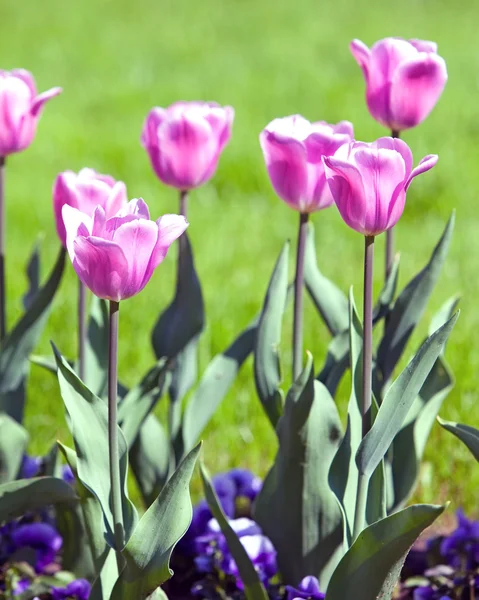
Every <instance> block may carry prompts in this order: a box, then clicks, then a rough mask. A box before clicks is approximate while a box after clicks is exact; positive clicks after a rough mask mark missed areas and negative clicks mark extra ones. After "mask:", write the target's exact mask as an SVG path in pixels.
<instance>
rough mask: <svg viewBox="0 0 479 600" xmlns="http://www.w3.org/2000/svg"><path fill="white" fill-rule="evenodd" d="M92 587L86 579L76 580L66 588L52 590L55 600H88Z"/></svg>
mask: <svg viewBox="0 0 479 600" xmlns="http://www.w3.org/2000/svg"><path fill="white" fill-rule="evenodd" d="M90 590H91V585H90V583H89V582H88V581H87V580H86V579H76V580H75V581H72V582H71V583H69V584H68V585H67V586H66V587H64V588H52V599H53V600H67V598H74V599H75V600H88V597H89V596H90Z"/></svg>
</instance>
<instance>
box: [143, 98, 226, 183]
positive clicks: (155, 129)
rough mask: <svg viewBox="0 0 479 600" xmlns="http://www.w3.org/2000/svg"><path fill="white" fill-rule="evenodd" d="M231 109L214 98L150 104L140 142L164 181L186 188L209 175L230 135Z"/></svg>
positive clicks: (200, 181) (209, 177) (211, 174)
mask: <svg viewBox="0 0 479 600" xmlns="http://www.w3.org/2000/svg"><path fill="white" fill-rule="evenodd" d="M233 118H234V110H233V109H232V108H231V106H225V107H222V106H219V105H218V104H215V103H213V102H176V103H175V104H172V105H171V106H169V107H168V108H159V107H157V108H153V109H152V110H151V111H150V113H149V114H148V116H147V117H146V120H145V123H144V125H143V131H142V134H141V143H142V145H143V147H144V148H145V150H146V151H147V152H148V155H149V157H150V161H151V165H152V167H153V170H154V171H155V173H156V175H157V176H158V177H159V179H160V180H161V181H162V182H163V183H165V184H166V185H170V186H172V187H175V188H177V189H179V190H182V191H186V190H190V189H192V188H195V187H198V186H200V185H202V184H203V183H205V182H206V181H208V180H209V179H211V177H212V176H213V175H214V173H215V171H216V168H217V166H218V161H219V158H220V154H221V152H222V151H223V149H224V147H225V146H226V144H227V143H228V141H229V140H230V137H231V128H232V125H233Z"/></svg>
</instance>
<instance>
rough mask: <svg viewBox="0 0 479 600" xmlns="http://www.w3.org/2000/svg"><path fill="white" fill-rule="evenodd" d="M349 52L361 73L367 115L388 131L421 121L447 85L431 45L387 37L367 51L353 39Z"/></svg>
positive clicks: (438, 57)
mask: <svg viewBox="0 0 479 600" xmlns="http://www.w3.org/2000/svg"><path fill="white" fill-rule="evenodd" d="M351 52H352V54H353V56H354V58H355V59H356V62H357V63H358V64H359V66H360V67H361V69H362V70H363V74H364V79H365V80H366V101H367V104H368V108H369V112H370V113H371V115H372V116H373V118H374V119H376V121H378V122H379V123H381V124H382V125H385V126H386V127H389V129H391V130H394V131H402V130H403V129H409V128H410V127H415V126H416V125H419V123H421V122H422V121H424V119H425V118H426V117H427V116H428V114H429V113H430V112H431V110H432V109H433V108H434V106H435V104H436V102H437V101H438V100H439V97H440V95H441V94H442V91H443V89H444V86H445V85H446V81H447V69H446V63H445V62H444V59H442V58H441V57H440V56H438V55H437V46H436V44H435V43H434V42H428V41H423V40H409V41H406V40H403V39H400V38H386V39H384V40H380V41H379V42H376V43H375V44H374V46H373V47H372V48H371V49H369V48H368V47H367V46H366V45H365V44H363V43H362V42H360V41H359V40H353V41H352V42H351Z"/></svg>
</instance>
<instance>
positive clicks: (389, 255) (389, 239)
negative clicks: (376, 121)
mask: <svg viewBox="0 0 479 600" xmlns="http://www.w3.org/2000/svg"><path fill="white" fill-rule="evenodd" d="M391 137H392V138H395V139H396V138H399V131H397V130H396V129H392V130H391ZM385 258H386V260H385V274H384V280H385V281H387V279H388V277H389V274H390V273H391V269H392V266H393V262H394V227H392V228H391V229H388V230H387V231H386V256H385Z"/></svg>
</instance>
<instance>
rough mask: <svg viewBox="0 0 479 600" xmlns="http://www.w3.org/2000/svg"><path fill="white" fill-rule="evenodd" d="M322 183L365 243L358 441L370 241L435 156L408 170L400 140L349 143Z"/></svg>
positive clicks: (369, 321) (361, 482)
mask: <svg viewBox="0 0 479 600" xmlns="http://www.w3.org/2000/svg"><path fill="white" fill-rule="evenodd" d="M323 162H324V165H325V173H326V179H327V182H328V185H329V188H330V190H331V194H332V196H333V198H334V201H335V203H336V205H337V207H338V209H339V212H340V214H341V216H342V218H343V220H344V221H345V223H346V224H347V225H349V227H351V228H352V229H354V230H356V231H358V232H359V233H362V234H363V235H364V236H365V237H364V240H365V247H364V248H365V249H364V288H363V290H364V302H363V330H364V334H363V380H362V406H361V414H362V436H363V437H364V436H365V435H366V434H367V433H368V431H369V428H370V426H371V424H370V408H371V398H372V331H373V261H374V237H375V236H376V235H379V234H380V233H383V232H384V231H387V230H389V229H391V228H392V227H394V225H395V224H396V223H397V221H398V220H399V218H400V217H401V215H402V213H403V210H404V204H405V201H406V191H407V189H408V187H409V185H410V184H411V181H412V180H413V178H414V177H416V176H417V175H419V174H420V173H424V172H425V171H428V170H429V169H431V168H432V167H433V166H434V165H435V164H436V162H437V156H434V155H430V156H426V157H425V158H423V159H422V160H421V162H420V163H419V165H418V166H417V167H416V168H415V169H413V167H412V165H413V162H412V153H411V150H410V149H409V147H408V145H407V144H406V143H405V142H403V141H402V140H400V139H394V138H389V137H385V138H380V139H379V140H377V141H375V142H373V143H372V144H366V143H364V142H350V143H349V144H345V145H344V146H342V147H341V148H339V150H338V151H337V152H336V153H335V155H334V156H328V157H325V158H323ZM368 485H369V480H368V478H367V476H365V475H364V474H360V475H359V478H358V488H357V495H356V512H355V518H354V529H353V538H354V539H356V538H357V537H358V535H359V534H360V533H361V531H362V530H363V527H364V515H365V512H366V511H365V508H366V502H367V493H368Z"/></svg>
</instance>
